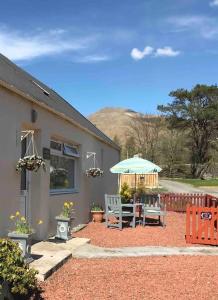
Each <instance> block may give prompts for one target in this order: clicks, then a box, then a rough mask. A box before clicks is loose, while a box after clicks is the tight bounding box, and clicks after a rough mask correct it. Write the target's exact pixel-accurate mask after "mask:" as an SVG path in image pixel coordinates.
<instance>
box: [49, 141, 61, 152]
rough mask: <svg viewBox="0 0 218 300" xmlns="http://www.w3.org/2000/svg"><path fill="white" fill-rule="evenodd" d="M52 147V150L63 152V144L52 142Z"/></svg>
mask: <svg viewBox="0 0 218 300" xmlns="http://www.w3.org/2000/svg"><path fill="white" fill-rule="evenodd" d="M50 147H51V149H53V150H57V151H61V149H62V144H61V143H59V142H55V141H51V142H50Z"/></svg>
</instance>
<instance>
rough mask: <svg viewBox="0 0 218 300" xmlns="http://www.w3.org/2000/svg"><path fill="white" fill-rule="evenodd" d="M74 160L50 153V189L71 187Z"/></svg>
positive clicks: (73, 183)
mask: <svg viewBox="0 0 218 300" xmlns="http://www.w3.org/2000/svg"><path fill="white" fill-rule="evenodd" d="M74 169H75V161H74V160H73V159H69V158H66V157H62V156H57V155H51V161H50V189H52V190H53V189H72V188H74V185H75V182H74V181H75V180H74Z"/></svg>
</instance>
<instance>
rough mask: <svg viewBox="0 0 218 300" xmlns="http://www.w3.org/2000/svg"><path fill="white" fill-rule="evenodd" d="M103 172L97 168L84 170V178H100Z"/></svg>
mask: <svg viewBox="0 0 218 300" xmlns="http://www.w3.org/2000/svg"><path fill="white" fill-rule="evenodd" d="M103 174H104V172H103V171H102V170H101V169H99V168H90V169H88V170H86V176H88V177H100V176H102V175H103Z"/></svg>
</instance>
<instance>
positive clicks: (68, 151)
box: [63, 144, 79, 157]
mask: <svg viewBox="0 0 218 300" xmlns="http://www.w3.org/2000/svg"><path fill="white" fill-rule="evenodd" d="M63 153H64V154H65V155H68V156H75V157H79V153H78V150H77V148H76V147H73V146H69V145H66V144H64V148H63Z"/></svg>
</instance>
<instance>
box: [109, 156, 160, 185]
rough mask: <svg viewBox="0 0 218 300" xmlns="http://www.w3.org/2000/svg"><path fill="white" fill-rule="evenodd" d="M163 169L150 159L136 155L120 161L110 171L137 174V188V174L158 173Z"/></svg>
mask: <svg viewBox="0 0 218 300" xmlns="http://www.w3.org/2000/svg"><path fill="white" fill-rule="evenodd" d="M161 170H162V169H161V168H160V167H159V166H157V165H155V164H154V163H152V162H151V161H149V160H146V159H143V158H140V157H138V156H136V155H135V156H134V157H132V158H129V159H125V160H122V161H120V162H119V163H118V164H116V165H115V166H113V167H112V168H111V169H110V171H111V173H115V174H133V175H134V174H135V189H136V175H137V174H146V173H158V172H160V171H161Z"/></svg>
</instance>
